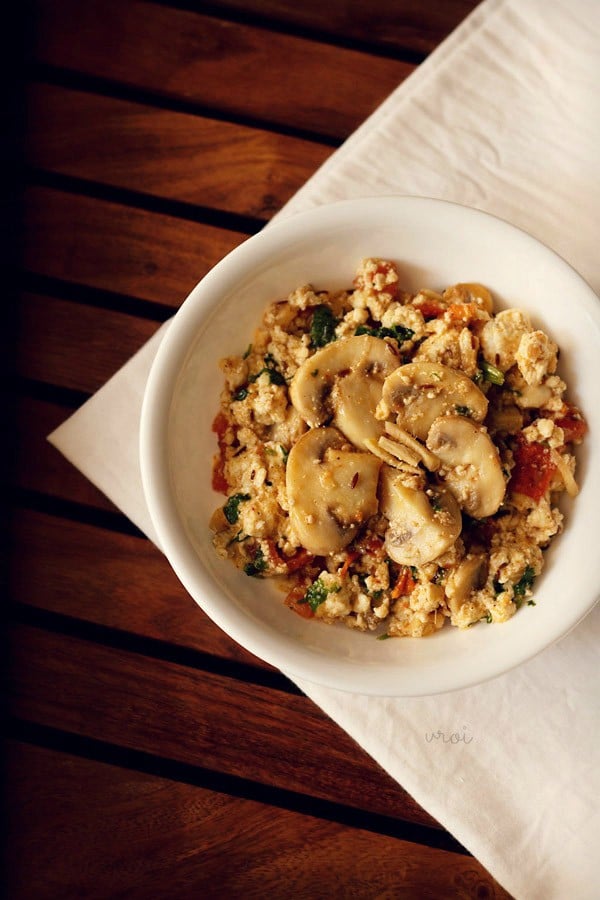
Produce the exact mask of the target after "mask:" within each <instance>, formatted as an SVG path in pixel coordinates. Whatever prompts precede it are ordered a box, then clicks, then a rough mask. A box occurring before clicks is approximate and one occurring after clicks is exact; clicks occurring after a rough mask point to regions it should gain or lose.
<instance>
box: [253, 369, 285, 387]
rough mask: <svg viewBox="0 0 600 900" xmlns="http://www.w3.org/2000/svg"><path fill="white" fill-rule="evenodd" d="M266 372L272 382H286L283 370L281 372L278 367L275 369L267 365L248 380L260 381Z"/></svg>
mask: <svg viewBox="0 0 600 900" xmlns="http://www.w3.org/2000/svg"><path fill="white" fill-rule="evenodd" d="M265 372H266V373H267V375H268V376H269V381H270V382H271V384H285V378H284V377H283V375H282V374H281V372H279V371H278V370H277V369H273V368H272V367H271V366H265V367H264V368H262V369H261V370H260V372H257V373H256V375H251V376H250V378H249V379H248V381H250V382H254V381H258V379H259V378H260V376H261V375H264V373H265Z"/></svg>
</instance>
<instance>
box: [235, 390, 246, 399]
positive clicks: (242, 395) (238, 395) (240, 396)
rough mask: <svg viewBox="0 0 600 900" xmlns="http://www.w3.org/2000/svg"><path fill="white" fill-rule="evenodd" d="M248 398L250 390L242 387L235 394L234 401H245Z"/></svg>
mask: <svg viewBox="0 0 600 900" xmlns="http://www.w3.org/2000/svg"><path fill="white" fill-rule="evenodd" d="M247 396H248V388H246V387H241V388H238V389H237V391H235V393H234V395H233V399H234V400H245V399H246V397H247Z"/></svg>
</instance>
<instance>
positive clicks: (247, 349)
mask: <svg viewBox="0 0 600 900" xmlns="http://www.w3.org/2000/svg"><path fill="white" fill-rule="evenodd" d="M251 353H252V344H248V347H247V348H246V352H245V353H244V355H243V356H242V359H248V357H249V356H250V354H251Z"/></svg>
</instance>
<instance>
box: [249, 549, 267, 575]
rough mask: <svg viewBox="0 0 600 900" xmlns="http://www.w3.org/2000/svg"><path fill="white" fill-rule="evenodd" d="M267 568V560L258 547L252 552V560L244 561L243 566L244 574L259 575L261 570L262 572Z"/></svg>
mask: <svg viewBox="0 0 600 900" xmlns="http://www.w3.org/2000/svg"><path fill="white" fill-rule="evenodd" d="M266 568H267V561H266V559H265V557H264V554H263V552H262V549H261V548H260V547H259V548H258V549H257V551H256V553H255V554H254V559H253V560H252V562H249V563H246V565H245V566H244V572H245V573H246V575H260V573H261V572H264V571H265V569H266Z"/></svg>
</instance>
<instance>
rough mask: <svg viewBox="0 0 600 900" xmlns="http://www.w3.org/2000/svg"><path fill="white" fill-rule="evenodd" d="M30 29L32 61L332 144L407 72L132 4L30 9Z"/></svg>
mask: <svg viewBox="0 0 600 900" xmlns="http://www.w3.org/2000/svg"><path fill="white" fill-rule="evenodd" d="M36 26H37V29H36V30H37V34H38V36H39V38H38V40H37V42H36V45H35V48H34V54H35V57H36V58H37V60H38V61H40V62H43V63H46V64H51V65H55V66H61V67H66V68H69V69H72V70H74V71H76V72H80V73H84V74H87V75H93V76H100V77H102V78H106V79H110V80H112V81H116V82H121V83H123V84H125V85H130V86H134V87H136V88H144V89H148V90H151V91H155V92H157V93H159V94H161V95H162V96H165V97H170V98H174V99H176V100H186V101H191V102H193V103H197V104H201V105H202V106H203V107H206V108H207V109H211V110H213V109H214V110H219V112H220V114H221V115H229V116H234V117H240V116H241V117H244V118H246V119H248V118H252V119H258V120H261V121H263V122H270V123H274V124H277V125H280V126H285V127H287V128H293V129H304V130H307V131H310V132H314V133H317V134H323V135H328V136H330V137H333V138H337V139H343V138H345V137H346V136H347V135H349V134H350V133H351V132H352V131H353V130H354V129H355V128H356V127H357V126H358V125H359V124H360V123H361V122H362V121H363V120H364V119H365V118H366V117H367V116H368V115H369V114H370V113H371V112H372V111H373V110H374V109H375V108H376V107H377V106H378V105H379V103H381V101H382V100H383V99H384V98H385V97H386V96H387V95H388V94H389V93H390V92H391V91H392V90H393V89H394V88H395V87H396V85H398V84H399V83H400V82H401V81H402V80H403V79H404V78H406V76H407V75H409V74H410V73H411V71H412V70H413V68H414V66H413V65H412V64H409V63H405V62H402V61H399V60H395V59H383V58H377V57H373V56H370V55H369V54H367V53H360V52H356V51H354V50H347V49H343V48H339V47H334V46H328V45H326V44H320V43H315V42H312V41H309V40H304V39H302V38H297V37H291V36H289V35H285V34H278V33H276V32H272V31H270V32H267V31H265V30H263V29H261V28H252V27H249V26H246V25H240V24H236V23H233V22H226V21H222V20H220V19H218V18H215V17H212V16H205V15H201V14H198V13H193V12H187V11H184V10H176V9H168V8H163V7H162V6H159V5H155V4H152V3H144V2H139V0H134V2H129V3H122V2H120V0H94V2H87V3H81V2H79V0H37V3H36ZM242 85H245V86H246V89H245V90H242V89H241V86H242ZM292 98H293V100H292Z"/></svg>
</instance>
